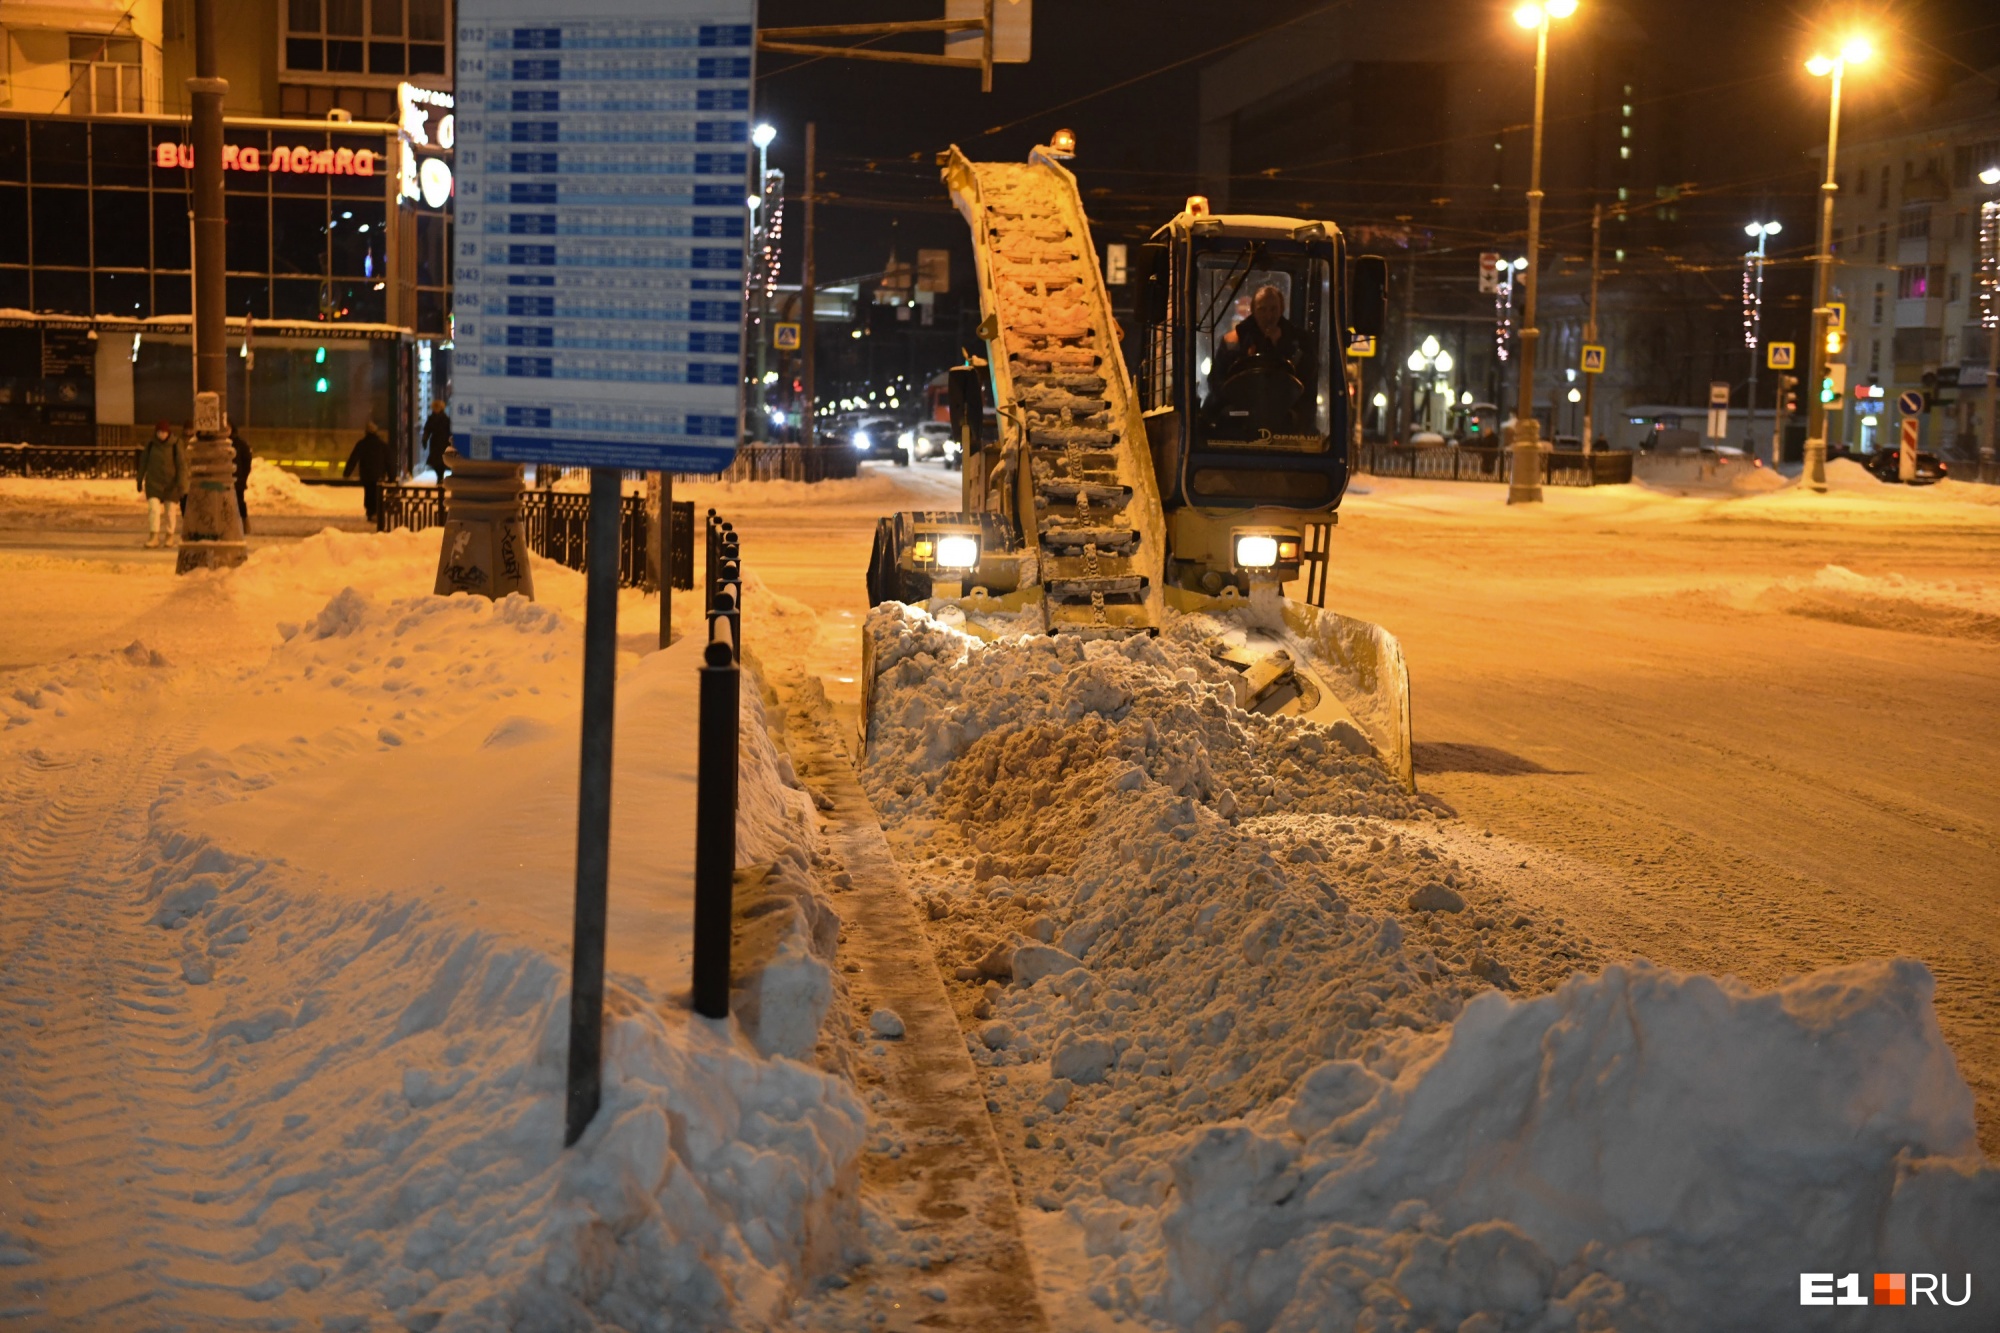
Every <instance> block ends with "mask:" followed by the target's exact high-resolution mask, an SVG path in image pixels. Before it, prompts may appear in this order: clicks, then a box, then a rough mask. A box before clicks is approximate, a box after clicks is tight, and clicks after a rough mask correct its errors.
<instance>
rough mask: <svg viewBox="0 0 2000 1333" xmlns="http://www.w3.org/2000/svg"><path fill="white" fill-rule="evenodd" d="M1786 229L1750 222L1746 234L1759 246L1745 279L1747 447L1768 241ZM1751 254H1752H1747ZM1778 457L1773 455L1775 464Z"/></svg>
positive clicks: (1753, 412)
mask: <svg viewBox="0 0 2000 1333" xmlns="http://www.w3.org/2000/svg"><path fill="white" fill-rule="evenodd" d="M1784 229H1785V224H1784V223H1782V222H1751V223H1746V224H1745V225H1744V228H1743V234H1744V235H1746V236H1751V237H1754V238H1756V241H1757V249H1756V251H1755V254H1756V265H1755V273H1754V275H1753V274H1751V273H1747V272H1746V273H1745V274H1744V279H1743V342H1744V344H1745V345H1746V346H1748V347H1749V349H1750V410H1749V411H1748V412H1746V413H1745V414H1744V421H1743V443H1744V446H1745V448H1747V449H1753V450H1754V449H1755V447H1756V439H1755V436H1754V435H1753V434H1752V432H1753V431H1754V430H1755V429H1756V427H1755V425H1754V423H1755V421H1756V419H1757V348H1758V347H1759V346H1760V345H1761V344H1762V343H1763V341H1764V242H1765V240H1766V239H1767V238H1769V237H1772V236H1776V235H1777V234H1778V233H1779V232H1781V231H1783V230H1784ZM1745 257H1746V258H1748V256H1745ZM1777 465H1778V460H1777V459H1776V458H1773V459H1772V460H1771V466H1772V467H1776V466H1777Z"/></svg>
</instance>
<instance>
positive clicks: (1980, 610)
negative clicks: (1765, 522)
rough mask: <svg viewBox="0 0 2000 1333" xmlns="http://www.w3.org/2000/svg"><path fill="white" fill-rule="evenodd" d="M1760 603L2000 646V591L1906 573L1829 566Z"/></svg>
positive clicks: (1779, 585) (1773, 590) (1782, 585)
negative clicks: (1863, 571)
mask: <svg viewBox="0 0 2000 1333" xmlns="http://www.w3.org/2000/svg"><path fill="white" fill-rule="evenodd" d="M1757 600H1758V604H1759V605H1761V606H1764V607H1768V608H1769V609H1771V610H1776V611H1785V612H1789V613H1790V614H1792V615H1797V616H1808V617H1810V618H1812V619H1814V620H1833V621H1838V622H1840V623H1842V624H1848V625H1868V626H1872V627H1874V628H1877V629H1894V630H1907V631H1909V632H1911V633H1916V634H1936V635H1941V636H1943V637H1946V638H1953V639H1979V640H1984V641H1987V642H2000V589H1995V588H1990V587H1987V586H1985V585H1983V584H1977V583H1960V582H1956V581H1952V580H1940V581H1936V582H1926V581H1922V580H1918V579H1909V578H1905V577H1903V576H1902V575H1901V574H1887V575H1881V576H1873V575H1866V574H1857V573H1855V572H1854V571H1853V570H1851V569H1846V568H1844V567H1842V566H1840V565H1827V566H1824V567H1823V568H1821V569H1819V570H1817V571H1815V572H1814V574H1813V576H1812V577H1811V578H1809V579H1781V580H1779V581H1778V582H1776V583H1774V584H1772V585H1771V587H1770V588H1768V589H1766V590H1765V591H1764V593H1763V594H1762V595H1761V596H1760V597H1759V598H1758V599H1757Z"/></svg>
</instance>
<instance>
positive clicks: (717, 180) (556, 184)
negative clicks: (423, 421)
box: [452, 0, 756, 472]
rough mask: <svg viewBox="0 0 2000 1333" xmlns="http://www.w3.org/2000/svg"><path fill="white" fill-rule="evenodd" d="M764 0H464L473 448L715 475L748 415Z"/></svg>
mask: <svg viewBox="0 0 2000 1333" xmlns="http://www.w3.org/2000/svg"><path fill="white" fill-rule="evenodd" d="M755 13H756V10H755V4H754V0H576V2H575V4H574V5H573V6H571V5H560V6H551V5H549V4H547V3H546V0H460V2H459V5H458V77H457V86H456V91H457V95H458V106H457V115H458V122H457V131H458V149H457V153H458V163H457V165H458V199H457V203H456V211H457V220H456V238H457V239H456V245H457V247H458V252H457V255H456V256H455V267H454V274H453V285H454V293H453V295H454V313H455V316H456V326H455V330H454V339H455V343H456V349H457V361H456V364H455V365H454V367H453V375H452V425H453V428H454V435H453V438H454V442H455V443H456V444H457V446H458V449H459V451H460V452H461V453H464V454H466V455H468V456H469V457H473V458H498V459H506V460H510V461H518V462H548V463H562V464H571V465H583V464H591V465H600V466H607V467H622V468H634V469H647V470H653V469H665V470H668V471H683V472H713V471H717V470H719V469H721V468H723V467H726V466H727V465H728V464H729V462H730V460H731V459H732V458H734V457H735V454H736V442H737V439H738V438H739V436H740V433H741V422H742V413H743V391H742V384H743V345H742V344H743V336H742V317H743V271H744V259H745V253H746V240H747V233H748V227H747V222H748V210H747V209H746V208H745V207H744V197H745V192H746V183H745V182H746V177H747V173H748V171H749V167H750V160H751V150H750V87H751V60H752V54H753V43H754V41H755V36H754V31H755V30H754V24H755Z"/></svg>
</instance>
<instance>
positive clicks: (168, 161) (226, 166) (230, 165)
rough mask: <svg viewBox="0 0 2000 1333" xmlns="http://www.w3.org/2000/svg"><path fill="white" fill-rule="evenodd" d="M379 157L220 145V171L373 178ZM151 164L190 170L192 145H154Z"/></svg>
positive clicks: (368, 151)
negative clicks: (376, 160) (286, 172)
mask: <svg viewBox="0 0 2000 1333" xmlns="http://www.w3.org/2000/svg"><path fill="white" fill-rule="evenodd" d="M379 156H381V155H380V154H379V153H377V152H376V151H375V150H374V149H372V148H306V147H303V146H301V147H297V148H283V147H279V148H273V149H272V150H271V151H270V152H269V153H266V152H264V151H263V150H262V149H260V148H255V147H251V146H249V145H247V144H246V145H243V146H241V147H239V146H238V145H236V144H233V143H232V144H224V145H223V146H222V169H223V170H224V171H288V172H292V173H293V174H295V175H301V176H373V175H374V174H375V159H376V158H378V157H379ZM153 165H154V166H156V167H179V168H181V169H183V170H186V169H190V168H192V167H193V166H194V146H193V145H192V144H184V143H162V144H158V145H156V146H155V147H154V149H153Z"/></svg>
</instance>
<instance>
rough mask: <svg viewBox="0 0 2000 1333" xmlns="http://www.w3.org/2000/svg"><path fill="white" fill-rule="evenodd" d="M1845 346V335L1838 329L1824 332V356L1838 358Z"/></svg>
mask: <svg viewBox="0 0 2000 1333" xmlns="http://www.w3.org/2000/svg"><path fill="white" fill-rule="evenodd" d="M1846 346H1847V334H1846V333H1845V332H1844V331H1842V330H1840V329H1828V330H1827V331H1826V354H1827V355H1828V356H1839V355H1840V354H1841V352H1842V351H1843V350H1844V349H1845V348H1846Z"/></svg>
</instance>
